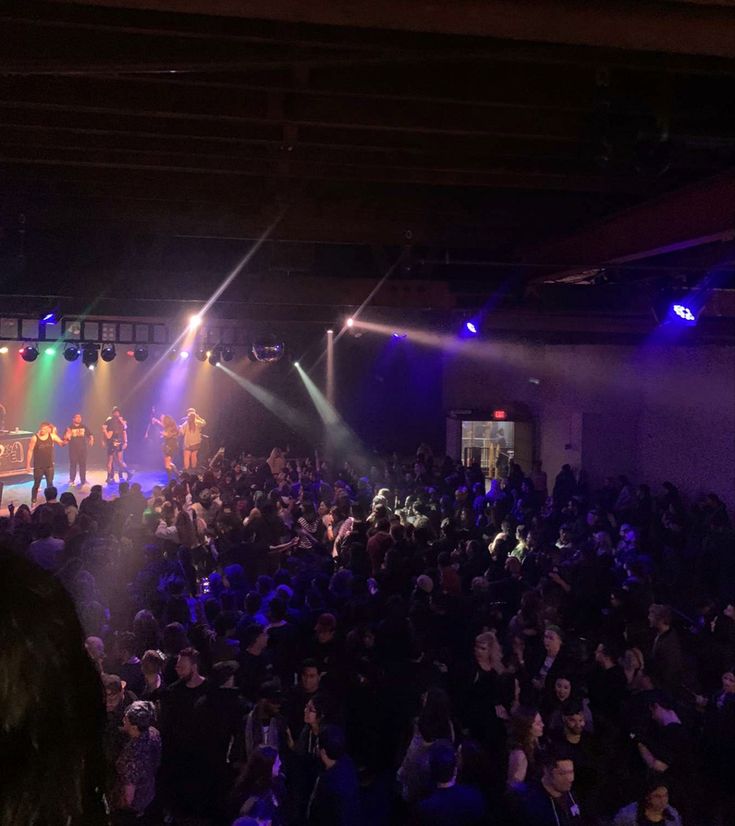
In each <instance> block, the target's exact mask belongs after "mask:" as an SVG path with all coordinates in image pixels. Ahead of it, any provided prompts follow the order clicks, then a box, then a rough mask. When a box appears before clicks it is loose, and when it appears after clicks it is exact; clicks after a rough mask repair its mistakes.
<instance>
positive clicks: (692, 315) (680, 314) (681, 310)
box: [671, 303, 697, 324]
mask: <svg viewBox="0 0 735 826" xmlns="http://www.w3.org/2000/svg"><path fill="white" fill-rule="evenodd" d="M671 312H672V313H673V314H674V316H675V317H676V319H677V320H678V321H680V322H682V323H683V324H696V323H697V313H696V311H695V310H693V309H692V308H691V307H690V306H689V305H688V304H679V303H676V304H672V305H671Z"/></svg>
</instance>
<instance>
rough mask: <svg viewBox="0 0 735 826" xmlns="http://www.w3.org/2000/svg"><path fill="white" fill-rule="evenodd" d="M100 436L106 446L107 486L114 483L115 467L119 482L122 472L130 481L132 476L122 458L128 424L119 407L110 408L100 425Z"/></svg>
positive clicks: (126, 439) (125, 445) (126, 444)
mask: <svg viewBox="0 0 735 826" xmlns="http://www.w3.org/2000/svg"><path fill="white" fill-rule="evenodd" d="M102 435H103V436H104V439H105V444H106V445H107V484H108V485H109V484H110V482H114V481H115V465H117V470H118V476H119V477H120V481H121V482H122V480H123V478H122V475H123V472H124V473H126V474H127V476H128V481H130V479H131V478H132V476H133V474H132V473H131V472H130V470H129V469H128V466H127V465H126V464H125V456H124V454H125V450H126V448H127V446H128V423H127V422H126V421H125V419H123V417H122V413H121V412H120V408H119V407H113V408H112V412H111V413H110V415H109V416H108V418H107V419H106V420H105V423H104V424H103V425H102Z"/></svg>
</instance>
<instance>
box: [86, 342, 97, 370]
mask: <svg viewBox="0 0 735 826" xmlns="http://www.w3.org/2000/svg"><path fill="white" fill-rule="evenodd" d="M98 356H99V353H98V351H97V345H96V344H85V345H84V349H83V350H82V362H83V363H84V366H85V367H89V368H90V369H91V368H92V367H94V365H95V364H97V358H98Z"/></svg>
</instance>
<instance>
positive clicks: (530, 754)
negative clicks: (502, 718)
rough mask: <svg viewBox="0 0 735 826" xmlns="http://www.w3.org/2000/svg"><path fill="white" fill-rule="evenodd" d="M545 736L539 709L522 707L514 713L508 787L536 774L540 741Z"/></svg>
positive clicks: (511, 723) (515, 785) (511, 729)
mask: <svg viewBox="0 0 735 826" xmlns="http://www.w3.org/2000/svg"><path fill="white" fill-rule="evenodd" d="M543 734H544V721H543V719H542V718H541V714H540V713H539V711H538V709H536V708H531V707H528V706H520V707H519V708H517V709H516V710H515V711H514V712H513V714H512V716H511V718H510V753H509V755H508V785H509V786H510V787H511V788H514V787H517V786H519V785H520V784H521V783H524V782H526V780H528V779H530V778H531V777H532V776H533V775H534V773H535V772H536V766H537V760H538V756H539V751H540V746H539V741H540V740H541V738H542V737H543Z"/></svg>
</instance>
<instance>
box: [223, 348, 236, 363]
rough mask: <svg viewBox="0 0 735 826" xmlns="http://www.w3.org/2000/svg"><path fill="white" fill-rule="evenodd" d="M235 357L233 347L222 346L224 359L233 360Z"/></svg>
mask: <svg viewBox="0 0 735 826" xmlns="http://www.w3.org/2000/svg"><path fill="white" fill-rule="evenodd" d="M234 357H235V353H234V351H233V349H232V347H223V348H222V361H232V359H233V358H234Z"/></svg>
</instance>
